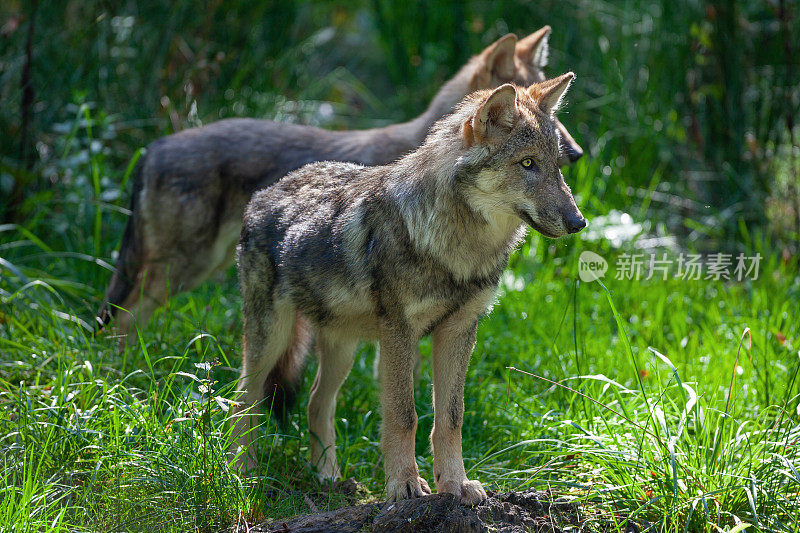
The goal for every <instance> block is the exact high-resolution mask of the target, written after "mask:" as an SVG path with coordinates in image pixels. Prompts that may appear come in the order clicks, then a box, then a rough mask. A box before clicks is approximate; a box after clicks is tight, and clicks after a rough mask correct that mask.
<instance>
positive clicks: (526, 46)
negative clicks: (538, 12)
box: [516, 26, 552, 70]
mask: <svg viewBox="0 0 800 533" xmlns="http://www.w3.org/2000/svg"><path fill="white" fill-rule="evenodd" d="M551 32H552V29H551V28H550V26H545V27H543V28H540V29H538V30H536V31H535V32H533V33H531V34H530V35H528V36H527V37H525V38H524V39H522V40H521V41H519V42H518V43H517V49H516V54H517V57H518V58H519V60H520V61H522V62H523V63H524V64H526V65H533V66H534V67H536V68H538V69H539V70H541V69H542V68H544V67H546V66H547V58H548V55H549V52H550V46H549V45H548V40H549V39H550V33H551Z"/></svg>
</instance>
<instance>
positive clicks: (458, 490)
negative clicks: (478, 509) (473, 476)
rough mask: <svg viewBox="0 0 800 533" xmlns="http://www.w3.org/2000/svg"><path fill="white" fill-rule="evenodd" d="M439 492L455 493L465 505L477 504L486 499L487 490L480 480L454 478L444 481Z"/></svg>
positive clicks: (439, 487) (438, 488)
mask: <svg viewBox="0 0 800 533" xmlns="http://www.w3.org/2000/svg"><path fill="white" fill-rule="evenodd" d="M437 492H440V493H442V492H447V493H449V494H455V495H456V496H457V497H458V499H459V500H461V503H463V504H464V505H477V504H479V503H481V502H482V501H483V500H485V499H486V491H485V490H483V485H481V482H480V481H477V480H469V479H463V480H459V479H453V480H450V481H442V482H440V483H439V486H438V487H437Z"/></svg>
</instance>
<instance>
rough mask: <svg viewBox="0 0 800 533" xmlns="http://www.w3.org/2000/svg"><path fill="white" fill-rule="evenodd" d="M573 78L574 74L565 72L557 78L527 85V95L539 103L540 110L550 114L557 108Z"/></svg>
mask: <svg viewBox="0 0 800 533" xmlns="http://www.w3.org/2000/svg"><path fill="white" fill-rule="evenodd" d="M573 79H575V74H574V73H573V72H567V73H566V74H562V75H561V76H559V77H557V78H553V79H550V80H547V81H543V82H542V83H534V84H533V85H531V86H530V87H528V95H529V96H530V97H531V98H532V99H533V100H534V101H535V102H536V103H538V104H539V107H540V108H541V109H542V111H544V112H545V113H547V114H548V115H551V114H553V113H554V112H555V110H556V109H558V106H559V105H560V104H561V100H562V99H563V98H564V94H566V92H567V89H569V85H570V83H572V80H573Z"/></svg>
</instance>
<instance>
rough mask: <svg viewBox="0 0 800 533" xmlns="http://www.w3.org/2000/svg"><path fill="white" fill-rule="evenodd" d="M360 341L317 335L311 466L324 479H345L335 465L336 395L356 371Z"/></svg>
mask: <svg viewBox="0 0 800 533" xmlns="http://www.w3.org/2000/svg"><path fill="white" fill-rule="evenodd" d="M357 346H358V340H357V339H354V338H351V337H341V336H340V335H337V333H336V332H333V331H329V330H324V329H323V330H321V331H320V332H319V334H318V335H317V342H316V352H317V358H318V360H319V366H318V367H317V377H316V378H315V379H314V385H312V386H311V396H310V398H309V400H308V428H309V433H310V434H311V464H312V465H313V466H315V467H316V468H317V472H318V475H319V477H320V478H321V479H339V478H341V477H342V475H341V472H340V471H339V466H338V464H337V463H336V429H335V427H334V419H335V415H336V394H337V393H338V392H339V388H340V387H341V386H342V383H344V380H345V379H346V378H347V375H348V374H349V373H350V369H351V368H352V367H353V356H354V355H355V351H356V347H357Z"/></svg>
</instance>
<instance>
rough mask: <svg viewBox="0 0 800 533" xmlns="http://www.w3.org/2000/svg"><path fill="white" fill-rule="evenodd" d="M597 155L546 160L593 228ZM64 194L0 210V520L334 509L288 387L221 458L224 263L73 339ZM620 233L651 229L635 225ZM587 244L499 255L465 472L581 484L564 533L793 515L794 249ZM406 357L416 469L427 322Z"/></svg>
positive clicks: (796, 462) (569, 486)
mask: <svg viewBox="0 0 800 533" xmlns="http://www.w3.org/2000/svg"><path fill="white" fill-rule="evenodd" d="M85 164H86V165H87V167H86V168H87V169H88V173H89V175H90V176H91V175H93V174H92V173H93V172H94V173H95V174H96V175H98V176H99V175H112V176H114V177H115V180H116V181H117V182H118V183H121V182H123V181H124V180H125V178H126V170H125V169H124V168H122V169H113V168H104V167H103V165H104V162H103V160H102V158H100V157H96V156H93V155H90V157H89V158H88V160H87V161H86V163H85ZM599 172H600V168H599V167H598V164H597V163H596V162H592V161H590V160H588V159H585V160H582V161H580V162H579V163H578V164H577V165H575V166H574V167H572V168H571V169H570V170H569V171H568V175H567V180H568V181H569V182H570V183H572V184H573V189H574V190H575V191H576V193H577V196H578V198H579V204H580V205H582V207H583V208H584V213H586V214H587V216H588V217H589V218H590V219H593V218H594V219H596V220H597V221H598V222H600V221H601V220H603V219H601V218H599V216H600V215H603V214H605V212H604V211H605V210H606V208H605V206H604V205H603V204H602V202H601V201H600V200H598V198H600V197H602V194H601V193H600V192H598V191H597V188H598V186H599V185H598V183H599V182H598V180H596V179H595V178H594V176H596V175H598V173H599ZM78 192H79V191H73V193H74V194H73V196H72V197H70V196H68V195H67V196H66V197H64V198H55V197H54V198H51V199H49V200H48V201H47V202H43V204H42V206H41V208H42V209H43V210H50V211H51V213H54V212H66V213H69V215H70V216H69V221H70V222H69V224H66V223H65V224H64V225H63V227H55V226H54V225H53V224H52V223H51V220H50V219H48V218H45V217H44V216H43V218H42V219H41V222H38V223H37V222H36V220H34V221H33V222H32V223H31V224H30V225H28V226H26V227H24V228H23V227H18V226H4V227H2V228H0V230H2V233H0V235H1V236H2V237H1V239H2V241H1V242H2V244H0V257H3V260H2V261H3V262H2V277H0V299H1V301H2V307H0V312H2V314H0V350H1V353H2V358H0V365H1V366H0V372H1V374H0V376H2V378H1V379H0V404H2V409H0V452H1V455H2V459H0V461H1V462H2V474H0V475H1V476H2V480H0V487H1V488H0V494H1V495H2V496H1V497H0V498H1V499H0V523H2V524H5V526H2V527H4V528H6V529H7V528H8V527H9V524H11V526H10V527H11V529H10V530H13V531H39V530H42V529H52V530H64V531H66V530H75V529H78V530H115V531H116V530H129V531H140V530H148V531H151V530H163V531H173V530H175V531H177V530H181V531H185V530H187V528H188V530H213V529H216V528H219V527H221V526H223V525H226V524H229V523H231V522H234V521H237V520H248V521H254V520H259V519H262V518H264V517H281V516H286V515H291V514H295V513H301V512H307V511H309V509H310V505H313V506H318V507H320V508H325V507H331V506H336V505H341V504H343V503H344V501H343V500H342V498H341V497H339V496H336V495H335V494H332V493H327V492H325V491H323V490H322V488H321V487H320V486H319V485H318V483H317V482H316V481H315V479H314V477H313V475H312V474H311V472H310V470H309V467H308V465H307V456H308V450H307V446H308V441H309V437H308V434H307V429H306V424H305V416H304V415H301V414H300V413H301V412H303V411H304V407H305V405H304V404H303V405H301V409H300V410H299V411H298V413H296V414H295V415H294V416H293V417H292V418H291V420H290V423H289V424H288V425H287V426H286V427H283V428H280V429H279V428H276V427H275V426H274V425H272V423H271V422H268V423H266V424H265V427H264V429H263V431H262V433H261V435H262V438H261V454H262V455H261V457H262V468H261V470H260V473H261V475H262V477H261V478H260V479H257V480H254V479H243V478H240V477H239V476H238V475H237V473H236V472H235V471H233V470H232V469H231V468H230V467H229V465H228V463H227V461H226V456H225V453H224V451H225V450H226V448H227V438H228V433H227V431H226V425H225V419H226V416H227V415H226V412H227V410H228V407H229V401H228V400H229V399H230V398H231V397H232V394H231V389H232V386H233V381H234V379H235V378H236V367H237V365H238V362H239V350H240V346H241V344H240V335H241V319H240V301H239V297H238V293H237V290H236V285H235V275H234V272H232V271H231V272H228V273H227V275H226V276H224V278H222V279H218V280H215V281H214V282H209V283H207V284H205V285H204V286H202V287H201V288H199V289H198V290H196V291H194V292H192V293H190V294H182V295H179V296H178V297H176V298H174V299H173V300H172V301H171V303H170V305H169V307H168V308H167V309H165V310H164V311H163V312H161V313H160V314H159V315H158V316H157V317H156V320H155V321H154V322H153V323H152V324H151V325H150V326H149V327H148V328H146V329H144V330H143V331H142V332H141V342H140V344H139V345H138V346H136V347H131V348H126V349H125V350H124V351H122V352H119V351H118V350H117V349H116V343H115V342H114V340H113V339H109V338H93V337H92V335H91V332H90V331H89V329H87V325H86V324H85V321H87V320H88V319H89V317H90V316H91V312H92V311H93V310H94V308H95V307H96V306H97V302H98V298H99V296H100V294H101V291H102V288H103V283H104V282H105V280H106V279H107V276H108V265H107V264H106V263H105V262H103V261H102V260H100V259H98V258H97V257H96V256H95V255H93V254H92V252H91V251H92V250H94V249H100V250H103V249H106V247H108V246H113V241H114V239H115V235H114V234H113V233H111V232H105V233H103V232H97V231H96V226H95V224H96V221H97V216H98V213H101V212H102V210H103V209H104V208H105V207H108V205H107V204H105V203H103V202H95V203H90V202H86V201H84V199H83V198H82V197H81V196H80V195H79V194H78ZM108 216H112V217H113V216H116V217H120V216H121V215H119V214H117V215H108ZM597 225H598V226H601V224H599V223H598V224H597ZM614 229H615V228H614V227H606V228H605V230H606V231H614ZM644 231H645V232H649V233H650V234H653V235H655V234H657V233H658V232H659V230H658V228H656V227H655V226H651V225H649V224H648V223H647V222H646V221H645V224H644ZM106 234H108V235H107V236H105V235H106ZM56 235H60V238H58V239H56V238H55V236H56ZM98 236H100V239H101V240H100V241H97V240H96V239H97V238H98ZM610 243H611V240H610V239H602V240H600V241H590V240H587V239H580V238H570V239H563V240H560V241H550V240H547V239H544V238H542V237H539V236H532V237H530V238H529V240H528V242H527V244H525V245H524V246H523V247H522V249H521V250H520V251H519V252H517V253H516V254H514V256H513V257H512V260H511V264H510V268H509V270H508V271H507V274H506V276H505V278H504V282H503V289H502V291H501V295H500V297H499V302H498V304H497V305H496V306H495V308H494V311H493V312H492V314H491V315H490V316H488V317H487V318H486V319H484V320H483V322H482V324H481V327H480V329H479V336H478V343H477V347H476V350H475V354H474V358H473V363H472V365H471V367H470V370H469V373H468V375H467V394H466V400H465V401H466V414H465V425H464V457H465V461H466V466H467V469H468V470H469V474H470V475H471V476H473V477H476V478H478V479H480V480H481V481H483V482H484V484H485V485H486V486H487V487H488V488H492V489H500V490H507V489H524V488H526V487H530V486H534V487H550V488H552V489H553V490H554V491H556V492H558V493H562V494H567V495H572V496H574V497H575V498H579V499H581V500H585V501H586V504H587V506H586V509H587V512H588V516H587V528H586V529H585V530H587V531H592V530H607V529H603V528H608V527H609V524H611V528H612V530H616V529H619V530H620V531H622V530H624V524H625V521H626V520H628V519H633V520H648V521H650V522H657V523H659V524H660V527H659V529H661V530H664V531H676V532H677V531H718V530H720V529H718V528H721V529H722V530H726V529H727V528H730V527H733V526H735V525H736V524H739V523H749V524H752V530H761V531H796V530H797V528H798V527H800V523H798V516H800V502H799V501H798V498H799V497H800V474H798V470H800V454H798V447H797V443H798V439H800V425H798V414H797V400H796V397H797V386H796V383H795V381H796V377H797V371H798V351H797V345H798V343H800V327H799V324H800V323H798V320H797V311H798V304H797V302H798V301H799V300H800V278H798V272H797V269H796V267H790V266H787V265H785V264H784V263H783V262H782V261H781V260H780V258H779V257H778V256H777V255H776V254H775V253H773V252H772V251H771V249H770V245H769V243H768V242H766V241H765V240H764V239H763V238H760V237H758V236H751V238H750V240H749V244H748V250H747V253H748V254H754V253H757V252H758V253H761V254H762V255H763V256H764V259H763V260H762V262H761V264H760V272H759V276H758V279H757V280H755V281H753V280H745V281H741V282H739V281H724V280H722V281H714V280H681V279H668V280H666V281H664V280H661V279H658V278H659V276H655V278H654V279H651V280H645V279H642V280H639V281H635V280H626V279H616V276H615V275H614V274H615V265H618V263H617V261H618V260H619V258H620V256H621V254H622V253H624V252H626V251H631V250H633V244H632V243H631V242H627V243H623V244H622V245H621V247H620V248H612V247H611V244H610ZM583 250H591V251H594V252H597V253H599V254H601V255H602V256H604V257H605V258H606V259H607V260H608V261H609V263H610V266H611V269H610V270H609V272H608V273H607V275H606V277H605V278H604V279H603V283H604V285H601V284H600V283H598V282H591V283H582V282H579V281H578V280H577V276H578V256H579V254H580V252H581V251H583ZM658 253H659V254H660V253H662V252H661V250H658ZM675 273H676V271H675V270H674V269H673V270H672V271H671V272H670V274H671V275H673V274H675ZM422 351H423V366H422V379H421V382H420V383H419V388H418V394H417V399H416V402H417V410H418V412H419V415H420V427H419V431H418V441H417V454H418V461H419V464H420V468H421V470H422V472H423V475H424V476H426V477H427V478H428V479H431V478H432V475H431V468H432V462H431V456H430V449H429V444H428V441H427V434H428V432H429V431H430V429H431V423H432V405H431V398H430V388H431V379H430V368H429V365H428V362H429V359H428V357H427V356H428V355H429V353H430V344H429V341H428V340H424V341H423V343H422ZM373 357H374V353H373V350H372V348H371V347H369V346H364V347H362V348H361V350H360V352H359V356H358V358H357V361H356V364H355V367H354V369H353V372H352V374H351V375H350V377H349V378H348V380H347V382H346V384H345V386H344V388H343V390H342V394H341V396H340V399H339V404H338V411H337V430H338V453H339V457H340V461H341V463H342V468H343V472H344V475H345V476H346V477H348V476H353V477H355V478H356V479H358V480H360V481H362V482H363V483H365V484H366V486H367V488H368V489H369V490H370V491H371V493H372V495H373V496H375V497H381V494H382V490H383V471H382V466H381V454H380V448H379V444H378V441H379V420H380V414H379V408H378V401H377V398H378V388H377V385H376V384H375V383H374V382H373V380H372V377H371V376H372V362H373ZM313 367H314V363H313V361H312V362H311V364H310V365H309V369H308V371H307V373H306V379H305V384H304V388H305V389H307V387H308V385H309V382H310V379H311V377H312V376H313V370H314V369H313ZM512 367H513V368H512ZM517 369H518V370H517ZM304 401H305V400H304ZM309 502H311V504H309Z"/></svg>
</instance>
